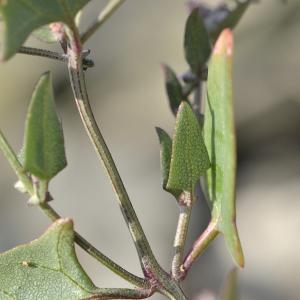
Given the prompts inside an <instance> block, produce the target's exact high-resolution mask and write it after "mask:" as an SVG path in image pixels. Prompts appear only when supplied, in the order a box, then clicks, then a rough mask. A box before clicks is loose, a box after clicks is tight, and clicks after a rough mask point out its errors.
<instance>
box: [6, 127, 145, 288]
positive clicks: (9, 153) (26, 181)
mask: <svg viewBox="0 0 300 300" xmlns="http://www.w3.org/2000/svg"><path fill="white" fill-rule="evenodd" d="M0 150H1V151H2V152H3V154H4V156H5V158H6V159H7V160H8V162H9V164H10V165H11V167H12V168H13V170H14V171H15V173H16V174H17V176H18V178H19V180H20V181H21V182H22V184H23V186H24V188H25V190H26V191H27V192H28V193H29V195H30V196H35V190H34V186H33V183H32V180H31V179H30V178H29V177H28V175H27V174H26V172H25V170H24V168H23V166H22V165H21V164H20V162H19V160H18V158H17V156H16V154H15V153H14V151H13V149H12V148H11V146H10V145H9V143H8V142H7V140H6V139H5V137H4V135H3V133H2V132H1V130H0ZM47 197H51V196H50V195H49V194H47ZM46 200H49V199H46ZM39 207H40V208H41V209H42V211H43V212H44V213H45V214H46V215H47V216H48V217H49V218H50V219H51V220H52V221H55V220H57V219H60V218H61V217H60V215H59V214H58V213H57V212H56V211H55V210H54V209H53V208H52V207H51V206H50V205H49V204H48V203H47V201H46V202H44V203H41V204H40V205H39ZM74 239H75V242H76V244H78V245H79V246H80V247H81V248H82V249H83V250H85V251H86V252H87V253H89V254H90V255H91V256H92V257H94V258H95V259H96V260H98V261H99V262H101V263H102V264H103V265H105V266H106V267H107V268H108V269H110V270H111V271H112V272H114V273H115V274H117V275H119V276H120V277H122V278H124V279H125V280H127V281H128V282H130V283H132V284H134V285H135V286H138V287H143V288H148V287H149V284H148V282H147V281H146V280H145V279H143V278H140V277H138V276H135V275H133V274H132V273H130V272H128V271H126V270H125V269H123V268H122V267H120V266H119V265H118V264H116V263H115V262H113V261H112V260H111V259H110V258H108V257H107V256H105V255H104V254H103V253H101V252H100V251H99V250H98V249H96V248H95V247H94V246H92V245H91V244H90V243H89V242H88V241H87V240H85V239H84V238H83V237H82V236H81V235H80V234H79V233H77V232H76V231H75V238H74Z"/></svg>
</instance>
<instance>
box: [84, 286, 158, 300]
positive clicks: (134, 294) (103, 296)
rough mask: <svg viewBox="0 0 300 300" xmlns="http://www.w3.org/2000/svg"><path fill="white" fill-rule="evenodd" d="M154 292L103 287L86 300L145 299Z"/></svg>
mask: <svg viewBox="0 0 300 300" xmlns="http://www.w3.org/2000/svg"><path fill="white" fill-rule="evenodd" d="M152 294H153V291H152V290H151V289H145V290H139V289H136V290H134V289H124V288H112V289H103V288H101V289H100V291H99V293H97V294H95V295H94V296H91V297H88V298H85V300H107V299H145V298H149V297H150V296H151V295H152Z"/></svg>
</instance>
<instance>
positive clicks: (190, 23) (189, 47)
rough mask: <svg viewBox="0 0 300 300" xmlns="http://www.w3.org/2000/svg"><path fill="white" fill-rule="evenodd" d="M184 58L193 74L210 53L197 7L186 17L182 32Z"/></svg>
mask: <svg viewBox="0 0 300 300" xmlns="http://www.w3.org/2000/svg"><path fill="white" fill-rule="evenodd" d="M184 50H185V58H186V61H187V62H188V64H189V65H190V67H191V70H192V71H193V72H194V73H195V74H199V72H200V71H201V69H202V68H203V67H204V65H205V64H206V62H207V60H208V58H209V56H210V53H211V47H210V41H209V35H208V33H207V30H206V28H205V25H204V22H203V20H202V18H201V15H200V14H199V12H198V9H194V10H193V11H192V13H191V14H190V16H189V17H188V19H187V22H186V25H185V34H184Z"/></svg>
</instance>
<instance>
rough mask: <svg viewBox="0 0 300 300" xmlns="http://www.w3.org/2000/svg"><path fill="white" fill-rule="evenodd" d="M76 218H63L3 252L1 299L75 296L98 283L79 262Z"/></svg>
mask: <svg viewBox="0 0 300 300" xmlns="http://www.w3.org/2000/svg"><path fill="white" fill-rule="evenodd" d="M73 240H74V231H73V222H72V221H71V220H70V219H60V220H58V221H56V222H55V223H53V224H52V225H51V226H50V227H49V229H48V230H47V231H46V233H45V234H43V235H42V236H41V237H40V238H38V239H37V240H34V241H33V242H31V243H29V244H26V245H22V246H18V247H16V248H14V249H12V250H9V251H7V252H5V253H2V254H0V299H1V300H26V299H28V300H34V299H36V300H37V299H43V300H72V299H74V300H75V299H76V300H79V299H83V298H86V297H89V296H92V295H94V292H95V291H96V287H95V286H94V284H93V283H92V281H91V280H90V279H89V278H88V276H87V275H86V273H85V272H84V270H83V269H82V267H81V265H80V264H79V262H78V260H77V257H76V254H75V249H74V241H73Z"/></svg>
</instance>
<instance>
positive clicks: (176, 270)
mask: <svg viewBox="0 0 300 300" xmlns="http://www.w3.org/2000/svg"><path fill="white" fill-rule="evenodd" d="M192 194H193V193H190V192H186V191H185V192H183V193H182V194H181V198H180V199H179V205H180V206H179V208H180V214H179V218H178V224H177V230H176V235H175V240H174V249H175V254H174V257H173V261H172V277H173V278H174V279H175V280H179V279H180V277H181V275H182V270H181V269H180V266H181V264H182V259H183V253H184V247H185V243H186V238H187V233H188V227H189V222H190V217H191V213H192V206H193V199H192V198H193V195H192Z"/></svg>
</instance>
